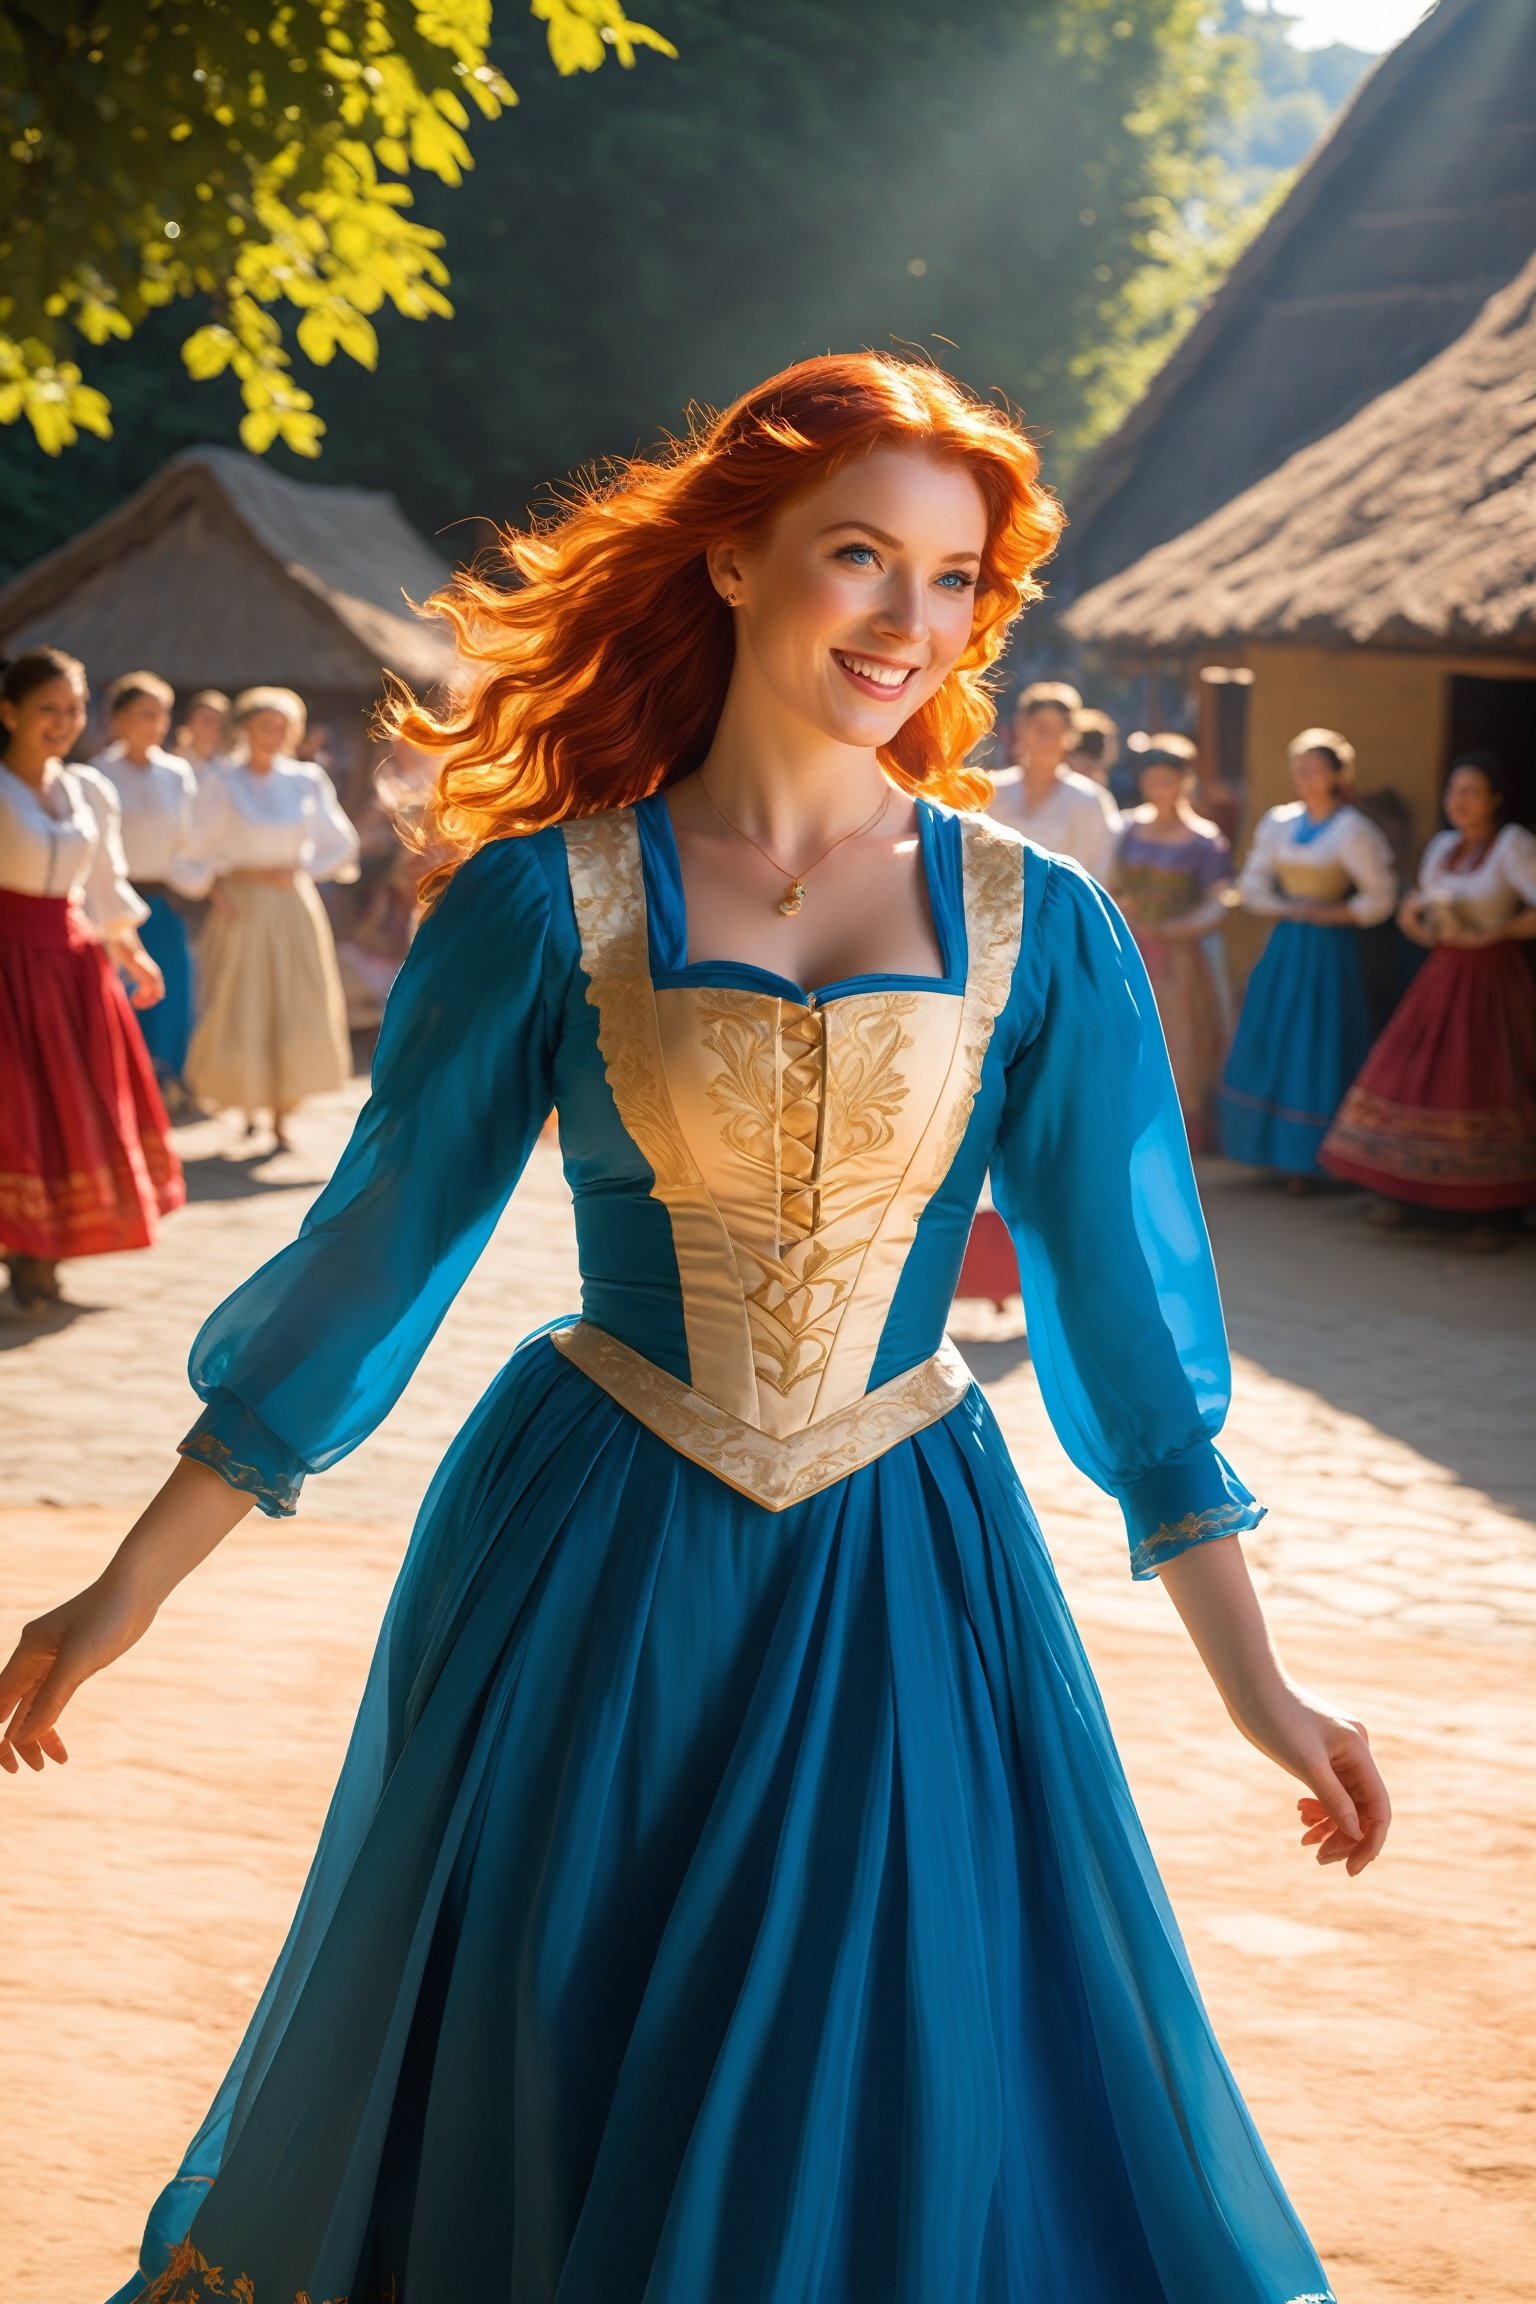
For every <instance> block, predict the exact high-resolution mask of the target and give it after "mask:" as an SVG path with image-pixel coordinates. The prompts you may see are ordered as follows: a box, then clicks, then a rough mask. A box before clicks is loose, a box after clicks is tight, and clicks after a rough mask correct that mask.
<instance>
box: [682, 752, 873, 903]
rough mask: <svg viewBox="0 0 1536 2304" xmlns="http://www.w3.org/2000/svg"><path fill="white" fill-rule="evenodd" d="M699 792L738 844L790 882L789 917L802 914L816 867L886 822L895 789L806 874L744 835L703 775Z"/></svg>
mask: <svg viewBox="0 0 1536 2304" xmlns="http://www.w3.org/2000/svg"><path fill="white" fill-rule="evenodd" d="M699 790H700V791H701V792H702V793H703V795H704V797H705V799H706V800H707V801H708V802H709V804H710V806H711V808H713V810H714V812H715V814H716V815H717V816H718V817H719V819H720V821H721V823H722V824H723V825H724V826H725V828H726V830H727V832H734V833H735V835H736V837H737V839H738V840H745V842H746V844H747V846H748V847H749V848H755V849H756V850H757V853H758V854H759V856H761V857H762V859H763V861H764V863H765V864H771V865H772V866H773V868H774V870H775V872H782V873H783V874H784V877H785V879H786V880H787V881H788V882H789V886H788V888H787V889H786V891H785V893H784V895H783V896H782V897H781V898H780V900H779V910H780V911H781V912H786V913H791V912H798V911H799V909H800V906H801V903H802V902H803V900H804V897H805V883H806V881H807V880H808V879H809V878H810V876H811V874H812V873H813V872H814V871H815V870H816V867H817V866H818V865H819V864H825V862H826V860H827V858H828V857H829V856H830V855H831V854H832V852H833V850H834V849H837V848H841V847H842V846H843V843H844V842H845V841H848V840H856V839H857V838H858V836H859V834H860V833H861V832H869V831H871V830H873V828H874V826H875V825H876V824H878V823H880V822H881V821H882V820H883V818H884V816H885V812H886V810H887V809H888V808H889V807H890V804H891V787H890V786H889V784H887V785H886V787H885V793H884V796H883V797H882V799H881V802H880V805H879V807H878V808H877V809H876V810H875V812H874V814H873V815H872V816H866V817H865V819H864V821H863V823H862V824H855V825H854V827H853V829H852V830H851V831H849V832H844V833H842V834H840V836H839V837H838V838H837V839H836V840H834V841H833V843H832V846H831V848H823V850H822V852H821V854H820V855H819V856H813V857H812V859H811V861H810V863H809V864H807V865H806V867H805V870H804V871H803V872H791V871H790V870H789V869H788V867H787V866H786V865H783V864H781V863H780V862H779V860H778V858H777V856H770V855H769V853H768V851H767V849H766V848H765V847H763V845H762V843H761V842H760V841H758V840H754V839H753V837H752V835H751V833H750V832H743V830H742V828H741V826H740V825H739V824H733V823H732V822H731V819H730V817H729V816H727V814H726V812H725V810H724V809H723V808H722V807H721V805H720V803H719V801H718V800H717V799H716V798H715V796H714V794H713V792H711V790H710V788H709V786H708V785H707V784H706V783H705V781H704V778H703V776H702V775H701V776H700V778H699Z"/></svg>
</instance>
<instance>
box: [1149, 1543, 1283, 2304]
mask: <svg viewBox="0 0 1536 2304" xmlns="http://www.w3.org/2000/svg"><path fill="white" fill-rule="evenodd" d="M1258 1510H1259V1507H1258V1506H1256V1505H1253V1504H1212V1505H1211V1506H1210V1507H1209V1508H1208V1509H1207V1510H1206V1511H1204V1512H1186V1513H1185V1515H1184V1517H1183V1519H1182V1520H1164V1521H1163V1522H1162V1523H1161V1525H1160V1526H1158V1527H1156V1528H1154V1529H1153V1531H1152V1533H1151V1535H1150V1536H1143V1538H1142V1539H1141V1542H1140V1543H1139V1544H1138V1545H1137V1546H1136V1547H1135V1549H1134V1550H1133V1551H1132V1553H1131V1574H1132V1575H1133V1576H1145V1575H1148V1574H1150V1573H1151V1571H1152V1570H1153V1569H1154V1568H1161V1567H1162V1566H1163V1564H1164V1562H1165V1561H1168V1560H1176V1559H1177V1558H1178V1556H1179V1554H1180V1553H1181V1552H1187V1551H1188V1550H1189V1549H1190V1548H1191V1547H1192V1546H1193V1545H1196V1544H1208V1543H1209V1542H1210V1541H1211V1538H1212V1537H1213V1536H1241V1535H1242V1534H1243V1533H1244V1532H1245V1531H1246V1530H1247V1529H1249V1528H1251V1527H1252V1526H1253V1524H1254V1520H1255V1518H1256V1516H1257V1513H1258ZM1294 2304H1307V2298H1306V2297H1304V2296H1302V2297H1298V2298H1296V2299H1295V2300H1294Z"/></svg>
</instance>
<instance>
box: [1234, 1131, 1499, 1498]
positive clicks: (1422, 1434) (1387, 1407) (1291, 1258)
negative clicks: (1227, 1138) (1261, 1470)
mask: <svg viewBox="0 0 1536 2304" xmlns="http://www.w3.org/2000/svg"><path fill="white" fill-rule="evenodd" d="M1200 1189H1201V1197H1202V1198H1203V1200H1204V1202H1205V1211H1206V1217H1207V1220H1208V1222H1209V1224H1210V1228H1211V1237H1212V1240H1213V1242H1214V1244H1215V1249H1216V1262H1217V1268H1218V1270H1219V1271H1220V1273H1221V1278H1222V1295H1223V1300H1224V1302H1225V1305H1226V1312H1227V1327H1228V1330H1229V1332H1230V1335H1231V1338H1232V1348H1233V1350H1234V1351H1235V1352H1238V1353H1241V1354H1242V1355H1243V1356H1244V1357H1245V1358H1247V1359H1249V1360H1254V1361H1256V1362H1257V1363H1258V1365H1259V1366H1260V1367H1261V1368H1264V1369H1267V1370H1268V1371H1269V1373H1270V1374H1271V1375H1273V1376H1280V1377H1283V1378H1284V1379H1285V1380H1286V1381H1287V1382H1288V1383H1292V1384H1299V1385H1303V1386H1305V1387H1306V1389H1307V1390H1308V1391H1311V1392H1316V1393H1317V1394H1319V1395H1320V1396H1321V1397H1322V1398H1323V1399H1325V1400H1327V1401H1329V1402H1330V1403H1331V1404H1332V1406H1334V1407H1335V1408H1339V1409H1342V1410H1344V1411H1345V1412H1346V1413H1347V1414H1349V1415H1353V1416H1360V1417H1363V1418H1365V1419H1366V1421H1367V1422H1369V1423H1371V1424H1374V1425H1375V1426H1377V1428H1378V1429H1379V1430H1381V1431H1383V1432H1387V1433H1390V1434H1391V1435H1392V1436H1393V1437H1394V1438H1395V1439H1398V1440H1401V1441H1403V1442H1404V1443H1406V1445H1407V1446H1408V1447H1410V1448H1416V1449H1417V1450H1418V1451H1419V1452H1420V1454H1421V1455H1424V1456H1428V1457H1430V1458H1431V1459H1432V1460H1433V1461H1434V1462H1436V1463H1438V1464H1443V1465H1444V1466H1445V1467H1446V1469H1447V1470H1448V1471H1450V1472H1453V1473H1454V1474H1455V1475H1456V1477H1457V1479H1459V1480H1462V1481H1464V1482H1465V1483H1466V1485H1467V1486H1468V1487H1470V1488H1477V1489H1480V1490H1481V1491H1482V1492H1483V1494H1484V1495H1486V1496H1491V1497H1493V1498H1494V1499H1495V1501H1496V1502H1498V1503H1500V1504H1502V1505H1505V1506H1506V1507H1507V1508H1509V1509H1510V1510H1512V1511H1515V1512H1519V1513H1521V1514H1523V1515H1525V1516H1526V1517H1532V1516H1536V1448H1533V1447H1532V1445H1531V1440H1530V1430H1531V1416H1530V1404H1531V1402H1532V1400H1533V1399H1536V1234H1532V1233H1530V1232H1526V1233H1525V1234H1524V1235H1523V1236H1520V1237H1518V1238H1517V1239H1516V1240H1515V1241H1514V1242H1513V1244H1512V1245H1511V1247H1510V1248H1509V1249H1508V1251H1507V1252H1506V1253H1504V1254H1502V1255H1497V1256H1479V1255H1476V1254H1473V1253H1471V1252H1470V1251H1469V1250H1468V1249H1466V1248H1465V1247H1464V1246H1462V1244H1461V1243H1460V1241H1459V1240H1458V1239H1457V1238H1456V1237H1455V1236H1454V1235H1452V1234H1447V1233H1444V1232H1432V1231H1424V1232H1418V1231H1413V1232H1381V1231H1376V1230H1374V1229H1373V1228H1372V1227H1371V1226H1370V1225H1368V1224H1367V1223H1365V1221H1364V1214H1365V1209H1366V1206H1367V1204H1368V1203H1367V1201H1366V1199H1365V1197H1364V1195H1363V1194H1360V1193H1355V1192H1337V1193H1335V1192H1328V1193H1323V1194H1319V1195H1318V1196H1317V1197H1316V1198H1314V1199H1301V1200H1296V1199H1292V1198H1290V1197H1289V1196H1288V1195H1287V1194H1285V1193H1283V1192H1281V1191H1279V1190H1277V1189H1276V1187H1275V1186H1274V1185H1273V1184H1272V1183H1271V1182H1269V1181H1268V1180H1267V1179H1265V1178H1264V1177H1261V1176H1256V1175H1255V1174H1254V1173H1253V1172H1252V1171H1251V1170H1249V1169H1243V1168H1237V1167H1234V1166H1232V1165H1231V1164H1229V1163H1227V1162H1225V1161H1219V1160H1212V1161H1207V1162H1202V1163H1201V1169H1200Z"/></svg>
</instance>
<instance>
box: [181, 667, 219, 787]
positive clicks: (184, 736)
mask: <svg viewBox="0 0 1536 2304" xmlns="http://www.w3.org/2000/svg"><path fill="white" fill-rule="evenodd" d="M230 727H231V721H230V703H229V698H228V697H227V696H226V695H225V693H224V691H223V689H222V688H199V689H198V690H197V691H196V693H195V694H194V695H193V696H192V698H191V699H190V701H189V702H188V705H187V709H186V711H185V712H184V713H183V715H182V720H181V725H180V727H179V728H178V729H177V731H176V750H177V752H178V753H179V754H180V756H181V758H182V759H183V760H185V761H186V763H187V766H188V767H189V768H190V769H191V770H192V773H193V774H194V775H195V776H202V775H205V774H206V773H207V771H208V770H209V769H210V768H225V767H227V766H228V765H229V761H230V758H231V752H230Z"/></svg>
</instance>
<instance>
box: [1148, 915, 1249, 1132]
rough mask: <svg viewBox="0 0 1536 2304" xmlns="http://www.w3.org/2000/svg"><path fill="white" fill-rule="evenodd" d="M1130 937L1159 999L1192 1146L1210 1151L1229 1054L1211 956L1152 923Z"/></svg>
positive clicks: (1200, 945)
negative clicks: (1218, 1086)
mask: <svg viewBox="0 0 1536 2304" xmlns="http://www.w3.org/2000/svg"><path fill="white" fill-rule="evenodd" d="M1131 933H1132V934H1133V936H1134V937H1135V939H1136V949H1137V950H1138V951H1139V952H1140V954H1141V957H1142V959H1143V960H1144V961H1145V962H1146V966H1147V975H1148V977H1149V978H1150V980H1151V984H1152V992H1153V997H1154V998H1155V999H1156V1001H1157V1013H1158V1015H1159V1017H1160V1018H1161V1020H1162V1026H1163V1033H1164V1036H1165V1038H1166V1039H1167V1042H1168V1060H1169V1062H1170V1063H1171V1064H1172V1066H1173V1078H1174V1084H1175V1086H1176V1087H1177V1089H1178V1092H1179V1109H1180V1111H1181V1112H1182V1113H1183V1115H1184V1127H1185V1131H1186V1133H1187V1134H1188V1137H1189V1148H1190V1150H1191V1151H1192V1152H1207V1151H1209V1150H1210V1149H1211V1145H1212V1141H1213V1138H1214V1136H1215V1097H1216V1084H1217V1082H1218V1080H1219V1079H1220V1078H1221V1065H1222V1058H1223V1057H1224V1056H1225V1055H1226V1052H1227V1025H1226V1014H1225V1008H1224V1005H1223V1001H1222V994H1221V987H1220V985H1219V984H1218V982H1217V980H1216V974H1215V971H1214V969H1213V968H1212V966H1211V956H1210V954H1209V952H1208V951H1207V950H1206V947H1205V943H1204V941H1200V942H1191V941H1190V940H1188V939H1181V938H1179V937H1169V936H1160V935H1159V934H1158V932H1157V930H1156V928H1154V927H1152V926H1150V925H1149V926H1145V927H1143V926H1141V925H1140V924H1139V923H1138V924H1137V925H1136V926H1134V927H1133V928H1132V931H1131Z"/></svg>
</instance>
